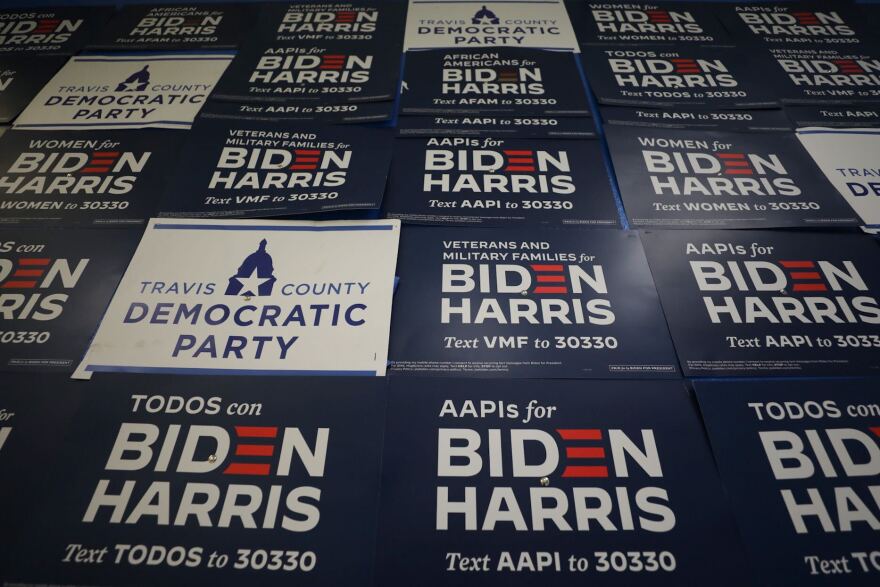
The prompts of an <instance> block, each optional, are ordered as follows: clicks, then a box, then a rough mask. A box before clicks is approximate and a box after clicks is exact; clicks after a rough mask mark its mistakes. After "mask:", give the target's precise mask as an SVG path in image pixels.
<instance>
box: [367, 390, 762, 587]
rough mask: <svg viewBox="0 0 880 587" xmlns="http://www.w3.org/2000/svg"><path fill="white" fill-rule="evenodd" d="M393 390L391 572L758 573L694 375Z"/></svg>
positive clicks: (496, 578) (459, 578)
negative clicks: (707, 430)
mask: <svg viewBox="0 0 880 587" xmlns="http://www.w3.org/2000/svg"><path fill="white" fill-rule="evenodd" d="M390 388H391V392H390V395H389V400H388V413H387V421H388V424H387V430H386V433H385V453H384V460H383V475H382V500H381V501H382V505H381V511H380V518H379V520H380V522H379V526H380V538H379V549H378V553H379V567H378V569H379V572H378V577H379V581H378V584H380V585H416V584H418V585H424V586H425V587H440V586H446V585H461V586H463V587H477V586H483V585H510V586H514V587H518V586H526V585H528V586H536V585H554V586H559V587H575V586H582V585H603V586H608V587H623V586H627V587H632V586H643V585H644V586H646V585H652V586H653V585H659V586H670V587H671V586H676V587H680V586H681V585H724V586H731V587H732V586H737V587H740V586H742V585H748V584H751V578H750V577H749V576H748V574H747V572H748V571H747V565H746V564H745V560H744V556H743V552H742V547H741V546H740V544H739V542H738V538H737V536H736V530H735V527H734V522H733V519H732V517H731V515H730V511H729V509H728V506H727V502H726V499H725V496H724V494H723V491H722V489H721V485H720V483H719V482H718V477H717V474H716V472H715V469H714V466H713V464H712V458H711V455H710V452H709V447H708V445H707V442H706V438H705V435H704V433H703V431H702V428H701V424H700V421H699V418H698V416H697V414H696V409H695V407H694V406H693V403H692V401H691V400H690V398H689V397H688V394H687V392H686V391H685V389H684V387H683V385H682V384H681V383H680V382H675V381H651V382H645V381H643V382H633V381H628V382H623V381H590V382H576V381H543V382H541V384H540V386H539V388H536V385H535V382H534V381H504V382H499V381H495V382H490V381H476V380H473V379H461V380H448V379H447V380H443V379H409V378H391V379H390Z"/></svg>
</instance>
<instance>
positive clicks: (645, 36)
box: [567, 0, 730, 45]
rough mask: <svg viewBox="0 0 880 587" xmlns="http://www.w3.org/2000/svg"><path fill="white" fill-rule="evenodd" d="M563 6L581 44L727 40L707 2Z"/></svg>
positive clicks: (576, 0)
mask: <svg viewBox="0 0 880 587" xmlns="http://www.w3.org/2000/svg"><path fill="white" fill-rule="evenodd" d="M567 6H568V10H569V14H570V16H571V20H572V23H574V24H575V27H576V29H575V30H576V32H577V33H578V39H579V40H580V42H581V44H587V45H605V44H607V45H621V44H632V45H638V44H660V43H662V44H666V43H668V44H691V43H694V44H701V45H712V44H723V43H727V44H730V39H729V38H728V36H727V33H726V32H725V30H724V27H723V26H722V25H721V22H720V21H719V20H718V19H717V18H716V17H715V13H714V10H713V7H711V6H703V5H700V4H697V3H691V2H665V1H664V2H660V3H646V2H626V3H612V2H592V1H587V0H573V1H571V2H569V3H568V5H567Z"/></svg>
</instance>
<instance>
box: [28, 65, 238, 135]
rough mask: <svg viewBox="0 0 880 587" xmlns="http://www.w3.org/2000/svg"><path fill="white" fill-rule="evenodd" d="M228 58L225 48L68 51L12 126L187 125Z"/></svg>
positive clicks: (30, 127) (102, 126)
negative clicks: (62, 63)
mask: <svg viewBox="0 0 880 587" xmlns="http://www.w3.org/2000/svg"><path fill="white" fill-rule="evenodd" d="M231 59H232V52H229V51H226V52H224V51H214V52H212V51H198V52H186V53H112V54H106V55H101V54H88V55H79V56H76V57H72V58H71V59H70V61H68V62H67V64H66V65H65V66H64V67H63V68H62V69H61V71H59V72H58V73H57V74H56V75H55V76H54V77H53V78H52V79H51V80H50V81H49V83H48V84H46V85H45V86H44V87H43V89H42V90H41V91H40V92H39V93H38V94H37V95H36V97H35V98H34V99H33V101H31V103H30V105H28V107H27V108H26V109H25V111H24V112H22V114H21V115H20V116H19V117H18V119H17V120H16V122H15V126H16V127H17V128H22V129H33V130H46V129H61V130H64V129H68V130H69V129H92V128H147V127H154V128H178V129H188V128H189V127H190V126H191V125H192V121H193V119H194V118H195V115H196V114H197V113H198V111H199V109H200V108H201V107H202V104H203V103H204V102H205V100H207V98H208V95H209V94H210V93H211V92H212V91H213V89H214V85H215V84H216V83H217V80H218V79H219V78H220V76H221V75H222V74H223V72H224V71H225V70H226V66H227V65H229V62H230V60H231Z"/></svg>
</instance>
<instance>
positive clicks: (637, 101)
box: [581, 45, 778, 108]
mask: <svg viewBox="0 0 880 587" xmlns="http://www.w3.org/2000/svg"><path fill="white" fill-rule="evenodd" d="M582 50H583V53H582V56H581V59H583V61H584V71H585V72H586V74H587V78H588V79H589V80H590V87H591V88H592V89H593V92H594V93H595V94H596V99H597V100H598V101H599V102H600V103H601V104H608V105H618V106H650V107H654V108H657V107H663V106H673V105H675V106H678V105H683V106H707V107H712V108H767V107H772V106H777V105H778V101H777V99H776V95H775V93H774V92H773V89H772V88H770V87H769V86H768V84H767V80H768V79H769V78H768V74H771V73H773V72H772V71H771V69H770V68H771V64H769V63H767V62H766V60H762V59H759V58H758V57H760V54H759V53H754V54H753V53H751V52H750V51H746V50H743V49H742V48H733V47H727V48H724V47H700V46H696V45H694V46H690V45H676V46H674V47H664V46H663V45H649V46H645V47H600V46H593V47H583V49H582Z"/></svg>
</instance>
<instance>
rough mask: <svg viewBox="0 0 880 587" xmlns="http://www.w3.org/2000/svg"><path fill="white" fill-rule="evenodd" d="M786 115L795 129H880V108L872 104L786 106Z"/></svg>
mask: <svg viewBox="0 0 880 587" xmlns="http://www.w3.org/2000/svg"><path fill="white" fill-rule="evenodd" d="M785 113H786V115H788V118H789V119H791V121H792V124H793V125H794V126H795V128H804V127H811V126H821V127H826V128H877V127H880V106H875V105H872V104H858V105H837V106H834V105H825V106H806V105H803V106H786V107H785Z"/></svg>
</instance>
